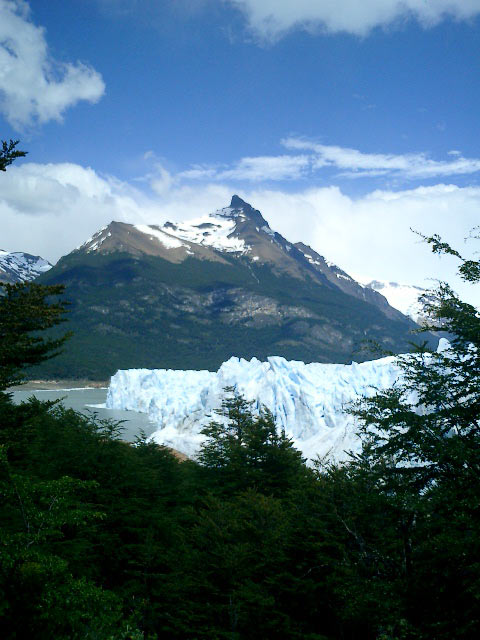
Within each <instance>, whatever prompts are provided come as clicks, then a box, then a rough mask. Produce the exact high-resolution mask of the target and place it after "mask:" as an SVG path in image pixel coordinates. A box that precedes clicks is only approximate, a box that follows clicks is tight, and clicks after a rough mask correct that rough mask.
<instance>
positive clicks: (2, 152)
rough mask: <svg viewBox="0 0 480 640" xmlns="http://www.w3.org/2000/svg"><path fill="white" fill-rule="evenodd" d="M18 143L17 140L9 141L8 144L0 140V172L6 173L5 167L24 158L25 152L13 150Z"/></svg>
mask: <svg viewBox="0 0 480 640" xmlns="http://www.w3.org/2000/svg"><path fill="white" fill-rule="evenodd" d="M19 142H20V141H19V140H10V142H6V141H5V140H2V144H1V147H0V171H6V170H7V167H8V166H9V165H11V164H12V162H13V161H14V160H16V159H17V158H24V157H25V156H26V155H27V153H28V152H27V151H20V150H19V149H16V148H15V147H16V146H17V144H18V143H19Z"/></svg>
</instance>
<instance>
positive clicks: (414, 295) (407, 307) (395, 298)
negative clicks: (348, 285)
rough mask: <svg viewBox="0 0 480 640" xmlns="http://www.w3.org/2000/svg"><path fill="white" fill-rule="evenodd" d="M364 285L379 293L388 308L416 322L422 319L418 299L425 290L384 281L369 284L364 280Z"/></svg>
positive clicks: (421, 308)
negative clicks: (390, 307) (384, 299)
mask: <svg viewBox="0 0 480 640" xmlns="http://www.w3.org/2000/svg"><path fill="white" fill-rule="evenodd" d="M364 285H365V286H366V287H367V288H369V289H373V290H374V291H378V292H379V293H381V294H382V295H383V296H385V298H386V299H387V300H388V304H389V305H390V306H392V307H394V308H395V309H398V310H399V311H401V312H402V313H403V314H404V315H406V316H410V318H412V319H413V320H415V321H416V322H417V321H418V320H419V318H421V317H422V312H423V306H422V304H421V302H419V301H418V299H419V297H420V296H422V295H423V294H424V293H425V292H426V289H422V288H421V287H416V286H414V285H408V284H398V283H397V282H387V281H384V280H372V281H370V282H368V281H365V280H364Z"/></svg>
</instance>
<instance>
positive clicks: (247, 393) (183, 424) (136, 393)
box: [106, 356, 401, 461]
mask: <svg viewBox="0 0 480 640" xmlns="http://www.w3.org/2000/svg"><path fill="white" fill-rule="evenodd" d="M400 376H401V370H400V367H399V366H398V364H397V359H396V357H395V356H388V357H385V358H381V359H378V360H371V361H367V362H362V363H360V364H358V363H355V362H354V363H352V364H350V365H343V364H320V363H311V364H305V363H304V362H299V361H288V360H286V359H285V358H282V357H280V356H271V357H269V358H267V360H266V362H261V361H260V360H257V359H256V358H252V359H251V360H249V361H248V360H244V359H243V358H236V357H232V358H230V359H229V360H228V361H226V362H224V363H223V364H222V365H221V367H220V368H219V369H218V371H216V372H211V371H180V370H170V369H128V370H119V371H117V373H115V375H114V376H112V378H111V382H110V386H109V388H108V392H107V401H106V407H107V408H110V409H123V410H133V411H139V412H142V413H147V414H148V415H149V418H150V420H151V421H152V422H153V423H154V424H156V425H157V426H158V428H157V430H156V431H155V432H154V433H153V434H152V435H151V436H150V439H151V440H153V441H155V442H157V443H158V444H162V445H166V446H169V447H173V448H174V449H177V450H178V451H181V452H182V453H185V454H186V455H188V456H189V457H195V455H196V454H197V453H198V451H199V448H200V446H201V444H202V442H203V439H204V436H202V434H201V433H200V432H201V430H202V429H203V427H204V426H205V425H206V424H208V423H209V422H210V421H211V420H214V419H217V420H218V416H217V415H216V413H215V410H216V409H218V408H219V407H220V406H221V403H222V398H223V397H224V396H225V391H224V390H225V388H226V387H234V388H235V389H236V391H237V392H238V393H240V394H241V395H242V396H244V397H245V398H246V399H247V400H251V401H253V403H254V404H253V408H254V410H256V411H258V410H259V409H260V407H262V406H264V407H266V408H268V409H270V411H271V412H272V413H273V415H274V416H275V420H276V424H277V428H278V429H284V430H285V432H286V434H287V435H288V436H289V437H290V438H292V440H293V442H294V445H295V447H296V448H298V449H299V450H300V451H301V452H302V453H303V455H304V456H305V457H306V458H307V459H309V460H311V459H314V458H316V457H317V456H321V457H323V456H327V457H329V458H330V459H332V460H336V461H341V460H344V459H345V458H346V457H347V453H346V452H347V451H359V450H360V441H359V438H358V436H357V435H356V431H357V428H356V425H355V418H354V417H353V416H351V415H348V414H346V413H345V411H344V410H345V407H346V405H348V404H349V403H351V402H352V401H355V400H357V399H358V398H360V397H362V396H366V397H371V396H372V395H374V394H375V392H376V390H382V389H387V388H389V387H391V386H392V384H394V382H395V381H397V380H398V379H399V377H400Z"/></svg>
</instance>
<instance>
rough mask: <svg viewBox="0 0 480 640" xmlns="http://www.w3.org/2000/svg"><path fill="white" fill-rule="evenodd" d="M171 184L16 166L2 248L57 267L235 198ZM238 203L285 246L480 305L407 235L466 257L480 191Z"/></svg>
mask: <svg viewBox="0 0 480 640" xmlns="http://www.w3.org/2000/svg"><path fill="white" fill-rule="evenodd" d="M174 178H175V179H172V180H170V179H168V178H167V180H164V181H163V183H162V188H161V189H159V190H158V192H157V193H155V192H154V193H153V194H151V195H146V194H145V193H144V192H143V191H141V190H139V189H137V188H134V187H132V186H131V185H129V184H127V183H125V182H121V181H119V180H117V179H115V178H114V177H111V176H100V175H99V174H97V173H96V172H95V171H94V170H93V169H91V168H85V167H81V166H79V165H75V164H48V165H40V164H32V163H24V164H23V165H21V166H19V167H12V168H11V169H10V170H9V171H7V173H5V174H3V175H0V187H1V188H0V217H1V219H2V246H0V248H1V249H6V250H11V251H27V252H29V253H35V254H40V255H42V256H43V257H45V258H47V259H49V260H56V259H58V258H59V257H60V256H61V255H64V254H66V253H68V252H70V251H71V250H72V249H74V248H75V247H76V246H78V245H79V244H81V243H82V242H83V241H85V240H86V239H87V238H88V237H89V236H91V235H92V234H93V233H94V232H95V231H96V230H98V229H99V228H100V227H102V226H104V225H105V224H108V223H109V222H110V221H111V220H120V221H124V222H132V223H135V224H138V223H146V224H159V223H162V222H165V221H166V220H177V221H179V220H187V219H191V218H194V217H197V216H199V215H201V214H204V213H208V212H210V211H213V210H216V209H218V208H219V207H222V206H225V205H227V204H228V203H229V201H230V197H231V195H232V194H233V193H235V192H238V191H239V190H238V188H237V187H234V186H232V185H231V184H229V183H228V181H225V182H223V183H218V182H217V183H213V184H212V183H211V182H206V183H199V184H198V183H195V184H193V185H192V184H184V183H182V181H181V180H178V179H177V177H174ZM150 180H151V182H152V183H155V174H152V176H151V177H150ZM239 195H240V196H241V197H243V198H244V199H245V200H247V202H250V203H251V204H252V205H253V206H254V207H255V208H258V209H260V210H261V211H262V213H263V214H264V216H265V218H266V219H267V220H268V221H269V222H270V224H271V226H272V228H274V229H275V230H277V231H279V232H280V233H282V234H283V235H284V236H285V237H286V238H288V239H289V240H291V241H294V242H296V241H303V242H306V243H307V244H309V245H311V246H312V247H313V248H314V249H316V250H317V251H318V252H319V253H321V254H322V255H324V256H325V257H326V258H328V259H329V260H332V261H333V262H335V263H337V264H338V265H340V266H341V267H342V268H343V269H345V270H346V271H347V272H350V273H352V274H359V275H361V276H363V277H366V278H371V279H374V278H377V279H382V280H394V281H397V282H403V283H407V284H417V285H420V286H422V285H425V284H426V285H428V284H429V281H428V280H427V278H429V277H430V278H443V279H447V280H450V281H452V282H453V284H454V285H455V286H456V287H458V289H459V290H460V291H461V292H462V294H463V295H465V296H466V297H468V296H470V299H471V300H472V301H473V302H474V303H476V304H480V292H479V293H477V294H476V298H474V297H472V295H473V296H474V295H475V292H474V289H471V288H469V287H466V286H464V285H461V283H460V282H459V281H458V279H455V278H454V273H455V271H456V266H457V263H456V261H455V260H454V259H453V258H441V259H440V258H438V257H437V256H433V255H432V254H431V253H430V251H429V249H428V247H426V246H423V245H422V244H419V240H418V237H417V236H415V234H413V233H412V232H411V230H410V229H411V228H414V229H417V230H419V231H421V232H423V233H425V234H432V233H440V234H441V235H442V236H444V238H445V239H446V240H449V241H450V242H451V243H453V244H454V245H456V246H457V247H458V248H459V249H460V251H463V250H464V249H465V247H464V246H463V237H464V236H465V235H467V234H468V231H469V230H470V229H471V228H472V227H474V226H475V225H477V224H478V211H479V209H480V188H477V187H464V188H460V187H457V186H454V185H444V184H438V185H435V186H431V187H418V188H416V189H408V190H403V191H387V190H383V191H380V190H377V191H373V192H371V193H368V194H367V195H365V196H363V197H359V198H351V197H349V196H348V195H346V194H345V193H343V192H342V191H341V190H340V189H339V188H338V187H333V186H331V187H323V188H308V189H303V190H298V191H296V192H294V193H292V192H287V191H284V190H282V189H275V190H273V189H267V188H265V187H264V186H262V185H258V186H256V187H254V188H252V187H248V188H244V189H242V190H240V191H239ZM472 248H473V244H472ZM467 249H468V247H467ZM467 253H468V251H467ZM477 288H478V287H477ZM469 292H473V294H472V293H469Z"/></svg>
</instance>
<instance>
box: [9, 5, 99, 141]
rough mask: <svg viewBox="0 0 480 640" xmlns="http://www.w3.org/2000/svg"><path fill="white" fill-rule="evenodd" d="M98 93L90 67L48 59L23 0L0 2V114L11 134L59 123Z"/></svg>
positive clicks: (95, 75) (38, 29)
mask: <svg viewBox="0 0 480 640" xmlns="http://www.w3.org/2000/svg"><path fill="white" fill-rule="evenodd" d="M104 91H105V84H104V82H103V79H102V76H101V75H100V74H99V73H98V72H97V71H95V70H94V69H92V67H89V66H88V65H85V64H83V63H82V62H76V63H72V62H59V61H57V60H54V59H53V58H52V56H51V55H50V54H49V51H48V45H47V42H46V39H45V30H44V29H43V28H42V27H40V26H37V25H35V24H34V23H33V22H32V21H31V16H30V8H29V5H28V3H27V2H26V1H25V0H0V112H1V113H2V114H3V115H4V116H5V118H6V120H7V121H8V122H9V123H10V124H11V125H12V126H13V127H14V128H15V129H17V130H21V129H23V128H24V127H28V126H31V125H33V124H37V123H38V124H43V123H45V122H48V121H49V120H61V119H62V116H63V113H64V111H65V110H66V109H67V108H68V107H71V106H73V105H75V104H76V103H77V102H79V101H80V100H87V101H88V102H97V101H98V100H99V99H100V98H101V97H102V95H103V94H104Z"/></svg>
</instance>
